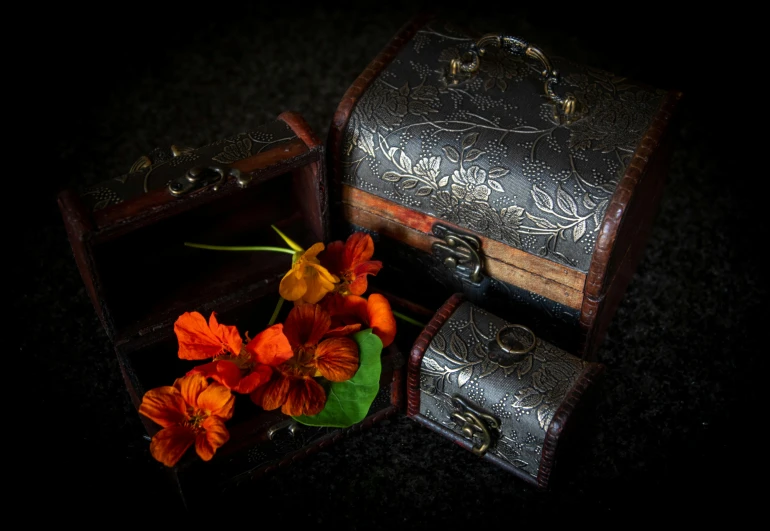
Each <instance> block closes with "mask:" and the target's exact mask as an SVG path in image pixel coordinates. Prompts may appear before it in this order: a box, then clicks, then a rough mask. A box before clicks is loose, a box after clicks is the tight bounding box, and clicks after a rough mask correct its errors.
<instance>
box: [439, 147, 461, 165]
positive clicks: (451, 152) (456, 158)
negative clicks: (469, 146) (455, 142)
mask: <svg viewBox="0 0 770 531" xmlns="http://www.w3.org/2000/svg"><path fill="white" fill-rule="evenodd" d="M441 149H442V150H444V154H445V155H446V158H448V159H449V160H451V161H452V162H454V163H457V162H460V154H459V153H458V152H457V150H456V149H455V148H453V147H452V146H444V147H443V148H441Z"/></svg>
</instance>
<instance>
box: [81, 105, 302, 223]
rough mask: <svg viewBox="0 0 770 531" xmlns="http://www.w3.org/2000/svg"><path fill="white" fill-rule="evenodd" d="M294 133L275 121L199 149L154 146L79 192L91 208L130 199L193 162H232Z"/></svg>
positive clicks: (144, 192) (177, 173)
mask: <svg viewBox="0 0 770 531" xmlns="http://www.w3.org/2000/svg"><path fill="white" fill-rule="evenodd" d="M294 138H295V136H294V133H293V132H292V130H291V129H290V128H289V126H288V125H286V123H284V122H282V121H280V120H276V121H274V122H270V123H267V124H265V125H263V126H261V127H260V128H258V129H256V130H254V131H249V132H247V133H241V134H239V135H235V136H232V137H229V138H225V139H223V140H219V141H217V142H214V143H213V144H209V145H207V146H203V147H200V148H195V149H193V148H178V147H176V146H172V148H171V149H159V148H158V149H154V150H153V151H151V152H150V153H149V154H148V155H143V156H141V157H139V159H138V160H137V161H136V162H135V163H134V164H133V166H131V169H130V170H129V172H128V173H127V174H125V175H122V176H120V177H116V178H114V179H110V180H108V181H105V182H102V183H100V184H99V185H97V186H95V187H93V188H90V189H88V190H86V191H85V192H84V193H83V194H82V195H83V199H84V201H85V202H86V203H87V206H89V207H90V208H91V209H92V210H94V211H96V210H101V209H103V208H105V207H108V206H110V205H115V204H118V203H122V202H123V201H126V200H128V199H133V198H135V197H137V196H140V195H142V194H146V193H147V192H149V191H150V190H154V189H156V188H162V187H165V186H166V185H168V183H169V182H170V181H171V180H172V179H174V178H176V177H179V176H181V175H183V174H184V172H185V171H187V170H188V169H190V168H191V167H193V166H195V165H200V164H203V163H205V162H206V161H214V162H217V163H220V164H225V165H227V164H232V163H233V162H236V161H238V160H242V159H245V158H248V157H250V156H252V155H256V154H257V153H260V152H262V151H264V150H265V149H269V148H271V147H274V146H275V145H276V144H279V143H281V142H285V141H288V140H292V139H294Z"/></svg>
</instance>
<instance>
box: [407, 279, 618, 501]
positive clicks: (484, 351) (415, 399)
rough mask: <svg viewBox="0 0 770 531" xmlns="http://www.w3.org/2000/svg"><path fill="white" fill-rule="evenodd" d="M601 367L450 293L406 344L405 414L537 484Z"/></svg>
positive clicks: (542, 484) (542, 485)
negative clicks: (408, 347) (412, 341)
mask: <svg viewBox="0 0 770 531" xmlns="http://www.w3.org/2000/svg"><path fill="white" fill-rule="evenodd" d="M603 371H604V366H603V365H601V364H599V363H593V362H588V361H585V360H581V359H580V358H578V357H576V356H573V355H571V354H569V353H567V352H565V351H563V350H561V349H559V348H557V347H555V346H553V345H552V344H550V343H548V342H547V341H544V340H542V339H541V338H539V337H537V334H536V333H535V332H534V331H532V330H530V329H529V328H527V327H525V326H523V325H520V324H517V323H510V322H507V321H505V320H503V319H501V318H499V317H498V316H496V315H493V314H491V313H489V312H487V311H485V310H483V309H482V308H479V307H478V306H476V305H475V304H473V303H471V302H469V301H466V300H464V297H463V296H462V294H455V295H453V296H452V297H450V298H449V300H448V301H447V302H446V303H445V304H444V305H443V306H442V307H441V308H440V309H439V310H438V312H436V315H435V316H434V317H433V319H432V320H431V321H430V323H428V326H426V327H425V330H423V332H422V334H421V335H420V337H419V338H418V340H417V341H416V342H415V344H414V347H413V348H412V352H411V354H410V357H409V375H408V379H407V401H408V404H407V414H408V415H409V417H411V418H412V419H414V420H416V421H417V422H419V423H420V424H422V425H423V426H426V427H428V428H430V429H432V430H433V431H436V432H438V433H439V434H441V435H443V436H444V437H447V438H448V439H450V440H452V441H453V442H455V443H457V444H458V445H459V446H461V447H462V448H465V449H466V450H469V451H471V452H473V453H474V454H476V455H478V456H479V457H481V458H483V459H485V460H487V461H490V462H492V463H494V464H495V465H497V466H500V467H502V468H503V469H505V470H507V471H509V472H512V473H513V474H514V475H515V476H517V477H518V478H520V479H523V480H524V481H526V482H528V483H531V484H533V485H534V486H536V487H537V488H538V489H540V490H546V489H547V488H548V487H549V484H550V480H551V472H552V470H553V468H554V464H555V462H556V460H557V450H559V453H561V454H563V452H562V451H561V449H562V448H561V447H562V446H564V440H563V439H564V438H565V434H566V432H568V431H571V428H572V426H573V425H574V423H575V420H574V417H575V412H576V410H578V409H583V410H585V408H586V407H587V406H586V404H587V403H589V404H590V397H587V396H586V395H587V394H591V391H593V389H594V388H595V387H596V383H597V379H598V378H599V377H600V375H601V374H602V372H603ZM587 399H588V401H587ZM589 407H590V406H589Z"/></svg>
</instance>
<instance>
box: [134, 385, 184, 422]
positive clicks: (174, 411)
mask: <svg viewBox="0 0 770 531" xmlns="http://www.w3.org/2000/svg"><path fill="white" fill-rule="evenodd" d="M139 413H141V414H142V415H144V416H145V417H147V418H148V419H150V420H151V421H153V422H154V423H156V424H158V425H159V426H161V427H163V428H167V427H169V426H174V425H175V424H182V423H183V422H185V421H186V420H187V404H185V401H184V398H182V393H180V392H179V390H178V389H176V388H175V387H171V386H170V385H167V386H164V387H157V388H155V389H150V390H149V391H147V392H146V393H144V396H143V397H142V404H141V405H140V406H139Z"/></svg>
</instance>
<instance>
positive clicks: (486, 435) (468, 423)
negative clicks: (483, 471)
mask: <svg viewBox="0 0 770 531" xmlns="http://www.w3.org/2000/svg"><path fill="white" fill-rule="evenodd" d="M452 405H454V406H455V407H456V408H457V411H455V412H453V413H452V420H453V421H454V422H455V423H456V424H457V426H458V427H459V428H460V431H462V432H463V435H465V437H466V438H468V439H469V440H470V441H471V442H473V443H474V444H473V448H471V451H472V452H473V453H474V454H476V455H478V456H479V457H481V456H483V455H484V454H486V453H487V450H489V447H490V446H492V444H493V442H494V440H493V439H495V438H496V437H497V434H498V432H499V431H500V423H499V422H498V420H497V419H496V418H495V417H493V416H492V415H490V414H488V413H484V412H483V411H480V410H479V409H477V408H476V407H474V406H473V404H471V403H469V402H468V401H467V400H465V399H464V398H463V397H461V396H460V395H454V396H453V397H452ZM476 439H478V441H476Z"/></svg>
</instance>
